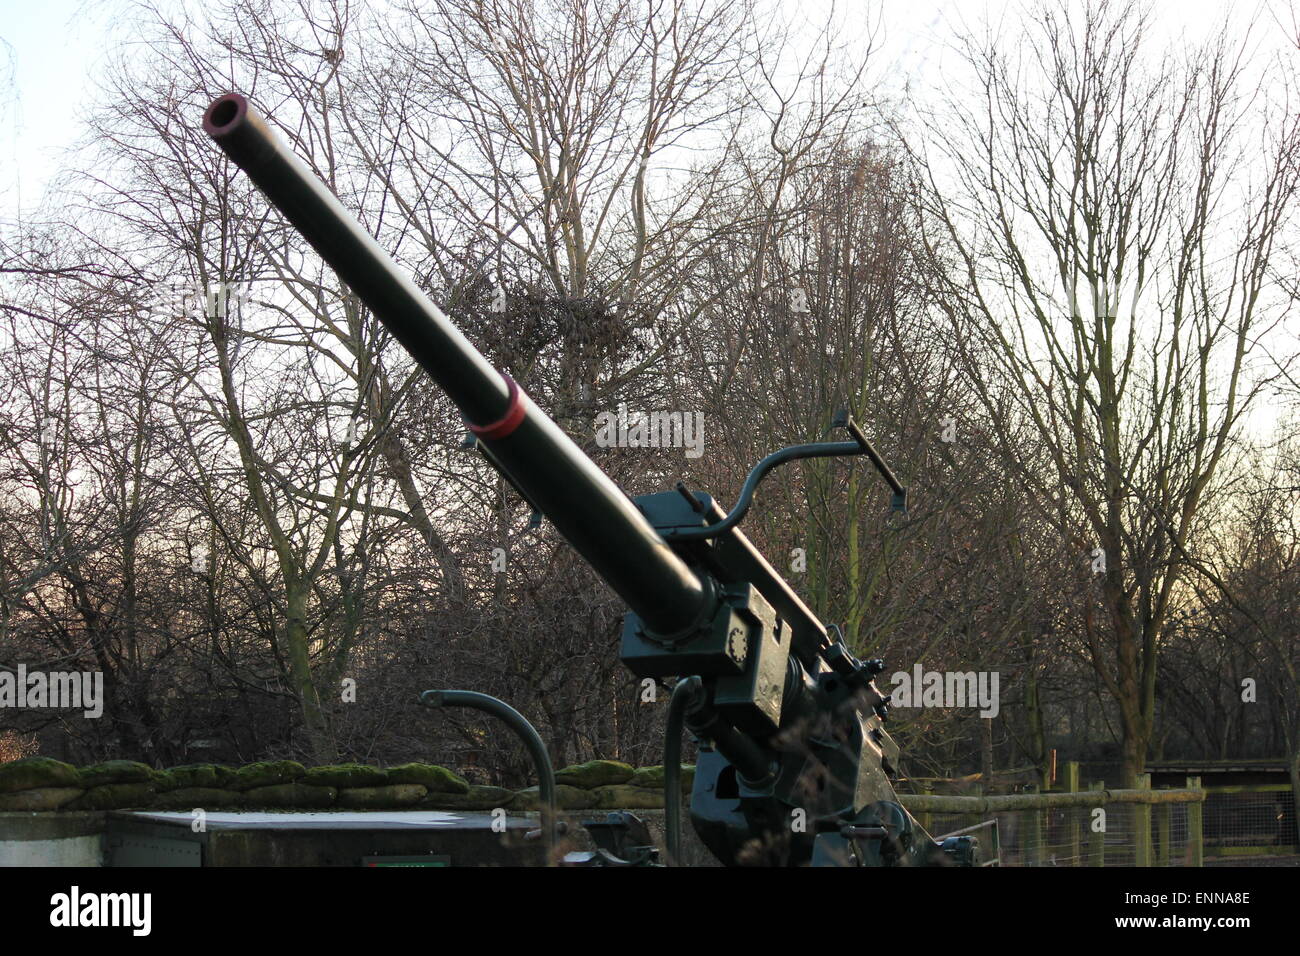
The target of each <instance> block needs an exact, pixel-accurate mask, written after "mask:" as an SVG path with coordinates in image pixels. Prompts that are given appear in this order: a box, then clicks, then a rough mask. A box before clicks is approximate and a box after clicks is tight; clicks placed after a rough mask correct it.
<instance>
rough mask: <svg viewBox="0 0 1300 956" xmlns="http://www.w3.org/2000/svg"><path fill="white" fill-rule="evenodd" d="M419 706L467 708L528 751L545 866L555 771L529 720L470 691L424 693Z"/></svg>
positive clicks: (553, 817) (552, 836) (551, 839)
mask: <svg viewBox="0 0 1300 956" xmlns="http://www.w3.org/2000/svg"><path fill="white" fill-rule="evenodd" d="M420 703H421V704H424V705H425V706H426V707H470V708H472V709H474V710H481V711H483V712H484V713H487V714H491V715H492V716H493V717H496V718H497V719H498V720H500V721H501V722H502V723H504V724H505V725H506V726H507V727H509V728H510V729H511V730H513V731H514V732H515V734H516V735H517V736H518V737H519V739H520V740H522V741H523V742H524V746H525V747H527V748H528V753H529V755H530V756H531V757H532V758H533V764H534V765H535V766H536V767H537V788H538V796H539V797H540V798H541V812H542V839H543V840H545V841H546V854H547V862H548V863H550V862H551V860H550V855H551V850H552V849H554V847H555V843H556V837H557V836H558V834H557V831H556V821H557V820H558V818H559V815H558V813H557V808H556V804H555V768H554V767H552V766H551V755H550V754H549V753H547V750H546V744H545V742H544V741H543V740H542V737H541V734H539V733H538V732H537V728H535V727H534V726H533V725H532V724H531V723H529V722H528V718H527V717H525V716H524V715H523V714H521V713H519V711H517V710H515V709H514V708H513V707H511V706H510V705H509V704H507V703H506V702H505V701H503V700H500V699H498V698H496V697H492V696H491V695H489V694H480V693H478V692H477V691H472V690H426V691H425V692H424V693H423V694H421V695H420Z"/></svg>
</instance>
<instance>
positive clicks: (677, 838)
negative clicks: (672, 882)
mask: <svg viewBox="0 0 1300 956" xmlns="http://www.w3.org/2000/svg"><path fill="white" fill-rule="evenodd" d="M703 686H704V685H703V682H702V681H701V680H700V679H699V678H698V677H685V678H683V679H682V680H679V681H678V682H677V686H676V687H674V688H673V696H672V699H671V700H670V701H669V702H668V718H667V719H666V720H665V721H664V844H665V849H666V850H667V851H668V865H669V866H681V859H682V786H681V776H682V730H683V729H684V725H685V718H686V710H687V708H688V707H690V705H691V703H692V702H693V701H694V700H695V698H696V696H697V695H698V694H699V693H700V692H701V690H702V689H703Z"/></svg>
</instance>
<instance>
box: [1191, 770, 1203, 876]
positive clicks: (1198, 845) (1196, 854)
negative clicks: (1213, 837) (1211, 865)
mask: <svg viewBox="0 0 1300 956" xmlns="http://www.w3.org/2000/svg"><path fill="white" fill-rule="evenodd" d="M1187 789H1188V790H1200V789H1201V778H1200V777H1188V778H1187ZM1204 808H1205V804H1203V803H1201V802H1199V801H1198V802H1196V803H1189V804H1188V805H1187V865H1188V866H1205V843H1204V837H1203V836H1202V834H1201V821H1202V820H1203V819H1204Z"/></svg>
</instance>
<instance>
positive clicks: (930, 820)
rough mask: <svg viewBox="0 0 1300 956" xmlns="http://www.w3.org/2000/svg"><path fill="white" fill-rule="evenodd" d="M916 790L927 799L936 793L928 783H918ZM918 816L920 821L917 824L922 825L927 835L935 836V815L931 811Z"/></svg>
mask: <svg viewBox="0 0 1300 956" xmlns="http://www.w3.org/2000/svg"><path fill="white" fill-rule="evenodd" d="M916 789H917V790H918V791H919V792H920V793H922V794H924V795H925V796H927V797H928V796H929V795H930V794H932V793H934V787H932V786H931V785H930V784H929V782H928V781H927V782H925V783H921V782H919V781H918V782H917V784H916ZM917 816H918V817H919V819H918V820H917V821H916V822H917V823H919V824H921V829H922V830H924V831H925V832H926V833H929V834H930V835H931V836H933V835H934V814H932V813H931V812H930V811H929V810H922V811H921V812H920V813H919V814H917Z"/></svg>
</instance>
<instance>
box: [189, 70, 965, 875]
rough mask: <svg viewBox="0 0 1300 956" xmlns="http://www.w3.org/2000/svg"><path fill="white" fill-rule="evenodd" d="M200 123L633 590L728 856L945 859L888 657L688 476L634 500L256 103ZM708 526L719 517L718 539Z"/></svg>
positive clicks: (222, 106) (720, 847) (233, 104)
mask: <svg viewBox="0 0 1300 956" xmlns="http://www.w3.org/2000/svg"><path fill="white" fill-rule="evenodd" d="M204 129H205V130H206V131H207V133H208V134H209V135H210V136H211V137H212V139H213V140H214V141H215V142H216V143H217V144H218V145H219V146H220V147H221V149H222V150H223V151H224V152H225V153H226V154H227V155H228V156H229V157H230V158H231V159H232V160H233V161H234V162H235V163H236V164H238V165H239V166H240V167H241V168H242V169H243V170H244V171H245V172H246V173H247V174H248V175H249V177H250V178H251V179H252V180H253V181H254V182H255V183H256V184H257V186H258V187H259V188H260V189H261V191H262V192H263V193H264V194H265V195H266V197H267V198H268V199H269V200H270V202H271V203H272V204H273V205H274V206H275V207H276V208H277V209H279V210H280V212H281V213H282V214H283V215H284V216H285V218H286V219H288V220H289V222H290V223H291V224H292V225H294V226H295V227H296V228H297V229H298V231H299V232H300V233H302V235H303V236H304V237H305V238H306V239H307V241H308V242H310V243H311V245H312V246H313V247H314V248H315V249H316V251H317V252H318V253H320V255H321V256H322V258H323V259H324V260H325V261H326V262H327V263H328V264H329V265H330V266H331V267H332V268H333V269H334V270H335V271H336V272H337V273H338V276H339V278H340V279H341V280H342V281H343V282H344V283H345V284H346V285H347V286H348V287H349V288H350V289H351V291H352V292H353V293H354V294H355V295H356V296H357V297H358V298H359V299H360V300H361V301H362V302H364V303H365V304H366V306H367V307H368V308H369V309H370V310H371V311H372V312H373V313H374V314H375V316H376V317H378V318H379V319H380V321H382V322H383V323H384V325H385V326H386V327H387V328H388V329H389V330H390V331H391V332H392V333H393V335H394V336H395V337H396V338H397V339H398V341H399V342H401V343H402V345H403V346H404V347H405V348H406V349H407V351H408V352H409V353H410V354H411V355H412V357H414V359H415V360H416V361H417V362H418V363H419V364H420V365H421V366H422V367H423V368H424V369H425V370H426V371H427V372H428V374H429V375H430V376H431V377H432V378H433V379H434V381H435V382H437V383H438V385H439V386H440V387H441V388H442V389H443V390H444V391H445V392H446V393H447V395H448V396H449V397H450V398H451V400H452V401H453V402H454V403H455V404H456V406H457V407H458V408H459V409H460V410H461V412H462V414H463V415H464V417H465V420H466V423H467V425H468V427H469V429H470V431H471V432H472V433H473V434H474V435H475V436H476V437H477V439H478V440H479V441H480V442H482V444H483V445H484V446H485V448H486V449H487V451H488V452H489V457H490V459H491V460H492V462H493V463H494V464H495V465H496V466H497V467H498V468H499V469H500V470H501V471H502V472H503V473H504V474H505V476H506V477H507V478H508V479H509V480H510V481H511V482H513V484H514V485H515V486H516V487H517V488H518V489H519V490H520V491H521V492H522V493H523V494H524V495H525V496H526V497H527V498H528V499H529V500H530V501H531V502H532V503H533V505H534V506H535V507H536V508H537V509H538V510H539V511H540V512H541V513H542V514H544V515H545V516H546V518H548V519H549V520H550V521H551V523H552V524H553V525H554V526H555V528H556V530H558V531H559V533H560V534H561V535H562V536H563V537H564V538H565V539H566V540H567V541H568V542H569V543H570V544H571V545H572V546H573V547H574V548H575V549H576V550H577V551H578V553H579V554H580V555H582V557H583V558H584V559H586V561H587V562H588V563H589V564H591V566H592V567H593V568H594V569H595V571H596V572H597V573H598V574H599V575H600V577H601V578H602V579H604V580H605V581H606V582H607V583H608V584H609V585H610V587H611V588H613V590H614V591H615V592H616V593H617V594H618V595H619V596H620V597H621V598H622V599H623V600H624V601H625V602H626V603H627V605H628V607H629V608H630V610H631V613H630V614H629V615H628V616H627V619H626V621H625V624H624V630H623V639H622V658H623V660H624V662H625V664H626V665H627V666H628V667H629V668H630V669H631V670H632V672H633V673H634V674H636V675H637V676H638V677H649V678H656V679H658V678H663V677H674V676H676V677H684V676H687V675H698V676H699V677H700V679H701V687H702V692H701V693H700V694H699V695H698V696H697V699H695V700H693V701H692V702H691V703H690V705H689V706H688V708H687V713H686V724H687V726H688V727H689V728H690V729H691V730H692V731H693V732H694V733H695V734H696V735H697V736H698V737H699V738H700V739H701V743H702V748H701V756H700V760H699V765H698V767H697V771H696V778H695V787H694V792H693V795H692V806H691V813H692V820H693V823H694V825H695V828H696V830H697V832H698V833H699V834H700V836H701V838H702V839H703V841H704V842H705V844H706V845H707V846H708V847H709V849H710V850H711V851H712V852H713V853H714V854H715V855H716V856H718V857H719V859H721V860H722V861H723V862H725V863H728V864H745V863H768V864H771V863H777V864H786V865H790V864H795V865H797V864H807V863H819V864H833V865H873V864H874V865H881V864H885V865H888V864H907V863H914V864H927V863H935V862H944V860H946V859H947V858H949V857H950V856H951V853H949V854H944V853H943V852H942V851H941V850H940V848H939V845H938V844H936V843H935V842H934V841H933V840H931V839H930V838H929V837H928V835H926V834H925V832H924V830H922V829H921V828H920V827H919V825H917V824H916V822H915V821H914V820H913V819H912V818H911V817H910V816H909V815H908V814H907V812H906V811H905V810H904V809H903V808H902V807H901V805H899V804H898V801H897V798H896V796H895V794H894V790H893V788H892V786H891V784H890V782H889V780H888V777H887V771H888V770H889V769H890V765H891V762H892V761H893V760H894V759H895V757H896V755H897V748H896V746H895V745H894V744H893V741H892V740H891V739H890V738H889V736H888V734H886V733H885V731H884V728H883V726H882V719H883V714H884V705H885V698H884V697H882V695H880V694H879V693H878V692H877V691H876V688H875V686H874V684H873V683H872V681H871V677H872V676H873V674H874V673H875V672H876V671H875V670H873V669H872V668H871V667H870V666H868V665H866V664H863V663H862V662H859V661H857V660H856V659H855V658H853V656H852V655H851V654H849V653H848V650H847V648H845V647H844V645H843V643H842V642H841V641H839V640H838V639H836V638H834V637H833V636H832V634H831V633H830V632H828V630H827V628H826V627H825V626H824V625H823V624H822V623H821V622H820V621H819V620H818V619H817V617H816V616H815V615H814V614H813V613H812V611H811V610H809V608H808V607H807V606H806V605H805V604H804V602H803V601H802V600H800V598H799V597H798V595H797V594H795V592H794V590H793V589H792V588H791V587H790V586H789V584H788V583H786V582H785V581H784V580H783V579H782V578H781V576H780V575H779V574H777V573H776V571H775V570H773V568H772V566H771V565H770V564H768V562H767V561H766V560H765V559H764V558H763V557H762V555H760V554H759V553H758V551H757V549H755V548H754V546H753V545H752V544H751V543H750V542H749V540H748V539H747V538H746V537H745V536H744V535H743V534H741V533H740V531H739V530H737V529H736V528H735V527H733V526H732V525H733V524H734V523H735V521H734V520H731V521H726V522H725V523H724V515H723V513H722V511H721V509H720V508H718V506H717V505H716V504H715V503H713V502H712V500H711V499H709V498H708V497H707V496H701V495H695V494H692V493H690V492H687V491H686V490H685V489H684V488H680V487H679V489H678V490H677V491H672V492H664V493H661V494H656V495H646V496H642V497H640V498H638V499H636V500H635V501H633V500H632V499H630V498H629V497H628V496H627V495H626V494H625V493H624V492H623V491H622V489H620V488H619V487H618V485H617V484H615V483H614V482H613V481H612V480H611V479H610V478H609V477H608V476H607V475H605V474H604V473H603V472H602V471H601V470H600V469H599V468H598V467H597V466H596V465H595V464H594V463H593V462H592V461H591V460H590V459H589V458H588V457H587V456H586V455H585V454H584V453H583V452H582V450H581V449H579V448H578V446H577V445H576V444H575V443H574V442H573V441H572V440H571V439H570V438H569V437H568V436H567V435H566V434H565V433H564V432H563V431H562V430H561V429H560V428H559V426H558V425H556V424H555V423H554V422H553V421H552V420H551V419H550V418H549V417H547V416H546V415H545V414H543V413H542V412H541V411H540V410H538V408H537V407H536V406H535V405H534V404H533V403H532V402H531V401H530V400H529V399H528V397H527V396H526V395H525V394H524V393H523V391H522V390H521V389H520V388H519V387H518V385H517V384H516V383H515V382H514V381H512V380H511V379H510V377H509V376H507V375H505V374H504V373H501V372H499V371H497V370H496V369H494V368H493V367H492V366H491V365H490V364H489V363H488V361H487V360H486V359H485V358H484V357H483V355H482V354H481V353H480V352H479V351H478V350H477V349H476V348H475V347H474V346H473V345H472V344H471V343H470V342H469V340H468V339H466V338H465V336H464V335H462V334H461V332H460V331H459V330H458V329H456V327H455V326H454V325H453V324H452V323H451V321H450V320H449V319H448V318H447V317H446V316H445V315H444V314H443V313H442V312H441V311H440V310H439V309H438V308H437V307H436V306H435V305H434V304H433V303H431V302H430V301H429V300H428V298H426V297H425V296H424V295H423V294H422V293H421V292H420V291H419V290H418V289H417V288H416V287H415V285H414V284H413V283H412V282H411V281H410V279H409V278H407V277H406V276H405V275H403V274H402V272H401V271H400V270H399V269H398V268H397V267H396V265H395V264H394V263H393V261H392V260H391V259H390V258H389V256H388V255H387V254H386V253H384V251H383V250H382V249H380V248H379V246H378V244H377V243H376V242H375V241H374V239H373V238H372V237H371V236H370V235H369V234H368V233H367V232H366V231H365V230H364V229H363V228H362V227H361V226H360V225H359V224H358V223H357V222H356V220H355V219H354V218H353V217H352V216H351V215H349V214H348V213H347V212H346V211H345V210H344V208H343V206H342V205H341V204H340V203H339V201H338V199H337V198H336V197H335V196H334V195H333V194H332V193H331V192H330V191H329V189H328V188H326V186H325V185H324V184H323V183H322V182H321V181H320V179H319V178H318V177H317V176H315V175H314V174H313V173H312V172H311V171H310V170H309V169H308V168H307V167H306V166H305V165H304V164H303V162H302V161H301V160H300V159H299V158H298V157H297V156H296V155H295V154H294V153H293V152H292V151H291V150H289V149H288V148H287V147H286V146H284V145H283V144H282V143H281V142H280V140H279V138H278V137H277V136H276V135H275V134H274V133H272V132H271V130H270V129H269V127H268V126H267V124H266V122H265V121H264V120H263V119H262V118H261V117H259V116H258V115H257V114H256V113H255V112H254V111H253V110H252V109H250V107H249V105H248V103H247V101H246V100H245V99H244V97H242V96H240V95H239V94H234V93H232V94H227V95H226V96H223V97H220V98H218V99H217V100H215V101H214V102H213V103H212V105H211V106H210V107H209V108H208V110H207V112H206V114H205V116H204ZM872 454H873V455H874V452H872ZM890 477H891V478H892V476H890ZM711 525H722V527H721V528H719V529H715V530H716V531H717V533H716V534H714V532H713V531H710V530H709V527H710V526H711ZM679 535H680V540H674V538H675V536H679Z"/></svg>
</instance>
